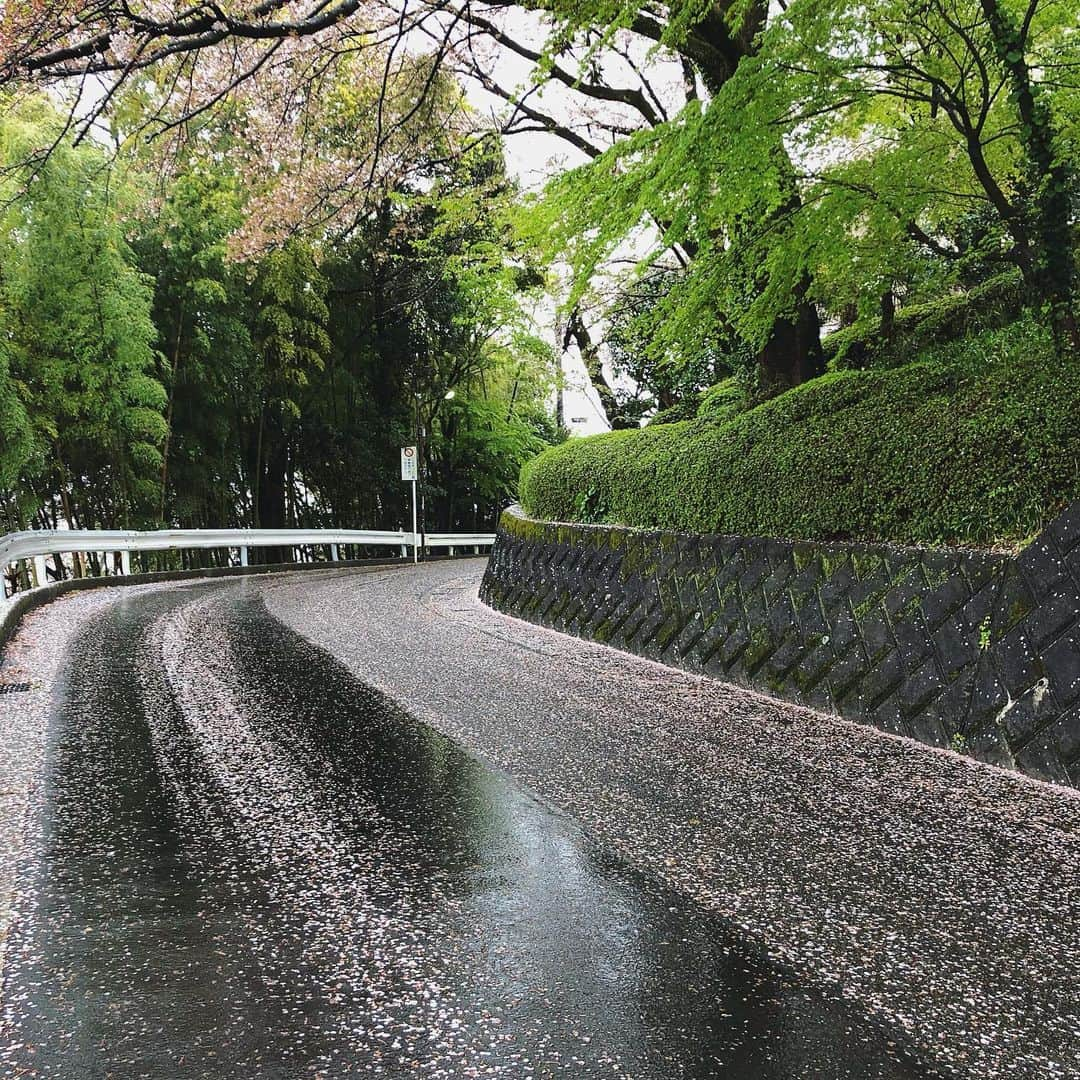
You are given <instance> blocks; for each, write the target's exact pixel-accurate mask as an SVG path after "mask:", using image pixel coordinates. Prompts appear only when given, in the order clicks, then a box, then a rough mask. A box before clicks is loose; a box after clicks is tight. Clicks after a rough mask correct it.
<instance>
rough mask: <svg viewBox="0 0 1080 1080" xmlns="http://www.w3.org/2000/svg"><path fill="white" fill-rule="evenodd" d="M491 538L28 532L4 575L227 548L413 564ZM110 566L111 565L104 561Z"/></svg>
mask: <svg viewBox="0 0 1080 1080" xmlns="http://www.w3.org/2000/svg"><path fill="white" fill-rule="evenodd" d="M494 543H495V536H494V534H492V533H412V532H404V531H403V530H397V531H393V532H380V531H369V530H364V529H161V530H157V531H152V532H141V531H131V530H126V529H125V530H120V529H116V530H91V529H55V530H48V529H28V530H26V531H23V532H14V533H7V534H6V535H5V536H2V537H0V574H5V575H6V573H7V570H8V567H10V566H11V565H12V564H14V563H19V562H22V561H24V560H29V561H30V562H31V564H32V565H33V568H34V579H35V581H36V583H37V584H38V585H44V584H45V583H46V573H45V560H46V558H47V557H48V556H50V555H60V554H67V553H71V552H80V553H88V552H96V553H98V554H100V555H104V556H109V555H114V554H116V553H117V552H119V554H120V558H121V575H126V574H130V573H131V553H132V552H133V551H181V550H191V549H198V548H203V549H205V548H226V549H236V550H237V551H238V552H239V563H240V566H247V565H248V551H249V549H250V548H262V547H277V548H283V547H284V548H305V547H311V548H317V547H327V548H329V551H330V561H331V562H336V561H337V560H338V558H339V554H340V552H339V549H340V547H341V546H342V545H350V546H352V545H355V546H358V547H390V548H398V549H399V551H400V555H401V557H402V558H403V559H404V558H407V557H408V553H409V550H410V549H411V550H412V555H413V559H414V561H415V559H416V558H417V555H418V553H419V552H420V551H423V550H425V549H429V548H444V549H448V550H449V552H450V554H451V555H452V554H454V551H455V549H457V548H470V547H471V548H474V549H476V550H477V551H479V549H480V548H482V547H490V546H491V545H492V544H494ZM105 561H106V562H107V561H108V560H107V559H106V560H105Z"/></svg>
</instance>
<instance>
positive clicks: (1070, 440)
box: [521, 322, 1080, 544]
mask: <svg viewBox="0 0 1080 1080" xmlns="http://www.w3.org/2000/svg"><path fill="white" fill-rule="evenodd" d="M945 353H946V354H945V355H942V356H940V357H939V358H938V359H936V360H933V361H923V362H919V363H913V364H909V365H906V366H905V367H901V368H895V369H892V370H883V371H843V372H835V373H832V374H829V375H825V376H823V377H822V378H820V379H816V380H815V381H813V382H812V383H808V384H806V385H804V386H801V387H797V388H796V389H794V390H790V391H788V392H787V393H785V394H782V395H781V396H780V397H778V398H775V399H773V400H771V401H768V402H765V403H764V404H762V405H759V406H757V407H756V408H754V409H751V410H750V411H749V412H746V413H743V414H741V415H739V416H737V417H735V418H734V419H731V420H727V421H724V422H710V421H708V420H705V419H697V420H692V421H686V422H683V423H676V424H663V425H658V426H655V427H649V428H644V429H641V430H633V431H618V432H612V433H611V434H607V435H598V436H593V437H591V438H588V439H576V440H571V441H570V442H567V443H563V444H562V445H560V446H557V447H554V448H552V449H550V450H547V451H545V452H544V453H543V454H541V455H540V456H539V457H537V458H535V459H534V460H533V461H531V462H529V463H528V464H526V466H525V468H524V469H523V470H522V474H521V500H522V504H523V506H524V508H525V510H526V512H528V513H529V514H532V515H533V516H535V517H538V518H544V519H548V520H560V521H590V522H610V523H620V524H626V525H635V526H641V527H646V528H661V529H672V530H677V531H684V532H719V533H732V534H741V535H765V536H776V537H786V538H792V539H805V540H815V539H817V540H826V539H840V538H855V539H867V540H892V541H897V542H901V543H924V544H941V543H950V544H952V543H962V544H988V543H1015V542H1018V541H1022V540H1023V539H1025V538H1028V537H1030V536H1031V535H1032V534H1033V533H1034V532H1036V531H1037V530H1038V529H1039V528H1040V526H1041V525H1042V523H1043V522H1045V521H1046V520H1047V519H1048V518H1049V517H1050V516H1051V515H1052V514H1054V513H1056V512H1057V511H1058V510H1059V509H1060V508H1061V507H1063V506H1064V505H1065V504H1066V503H1068V502H1070V501H1072V500H1073V499H1075V498H1077V497H1080V362H1076V361H1073V360H1070V361H1069V362H1067V363H1066V364H1064V366H1063V364H1062V362H1061V361H1060V360H1058V359H1057V358H1056V357H1055V356H1054V353H1053V349H1052V347H1051V343H1050V340H1049V335H1048V334H1047V333H1046V332H1045V331H1044V330H1043V329H1042V328H1040V327H1037V326H1035V325H1033V324H1032V323H1030V322H1022V323H1019V324H1016V325H1014V326H1011V327H1009V328H1007V329H1006V330H1000V331H994V332H991V333H987V334H984V335H982V336H981V337H979V338H976V339H973V340H970V341H968V342H965V343H962V344H959V345H957V346H956V347H953V348H951V349H948V350H946V351H945Z"/></svg>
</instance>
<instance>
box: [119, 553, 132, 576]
mask: <svg viewBox="0 0 1080 1080" xmlns="http://www.w3.org/2000/svg"><path fill="white" fill-rule="evenodd" d="M120 573H122V574H123V575H124V577H131V552H130V551H127V550H125V551H121V552H120Z"/></svg>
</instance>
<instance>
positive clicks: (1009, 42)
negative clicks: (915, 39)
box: [981, 0, 1080, 349]
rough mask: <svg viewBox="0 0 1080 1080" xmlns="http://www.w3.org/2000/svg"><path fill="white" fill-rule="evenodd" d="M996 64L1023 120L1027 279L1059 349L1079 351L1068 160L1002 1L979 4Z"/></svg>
mask: <svg viewBox="0 0 1080 1080" xmlns="http://www.w3.org/2000/svg"><path fill="white" fill-rule="evenodd" d="M981 3H982V10H983V15H984V16H985V17H986V22H987V25H988V27H989V28H990V34H991V37H992V38H993V41H994V49H995V51H996V52H997V55H998V60H999V62H1000V63H1001V65H1002V67H1003V68H1004V69H1005V73H1006V76H1007V77H1008V80H1009V87H1010V90H1011V91H1012V96H1013V99H1014V101H1015V103H1016V108H1017V112H1019V114H1020V121H1021V127H1020V143H1021V145H1022V146H1023V148H1024V154H1025V156H1026V158H1027V161H1026V172H1027V180H1028V188H1029V195H1028V197H1029V198H1030V199H1031V200H1032V202H1031V207H1030V211H1029V213H1028V214H1027V215H1026V216H1027V218H1028V220H1029V222H1030V225H1029V226H1028V228H1027V232H1028V236H1029V238H1030V241H1031V243H1032V246H1033V247H1034V248H1035V251H1034V252H1033V253H1032V255H1033V257H1032V259H1031V261H1030V264H1029V265H1028V266H1024V265H1023V264H1022V265H1021V269H1022V270H1023V272H1024V278H1025V281H1026V283H1027V284H1028V285H1030V286H1031V287H1032V289H1033V291H1034V292H1035V294H1036V296H1037V297H1038V298H1039V299H1040V300H1041V301H1042V302H1043V303H1044V304H1045V305H1046V306H1047V307H1049V309H1050V316H1051V320H1052V322H1053V326H1054V333H1055V336H1056V337H1057V339H1058V344H1059V346H1060V345H1063V344H1066V343H1067V344H1069V345H1070V346H1071V347H1072V348H1074V349H1078V348H1080V331H1078V328H1077V323H1076V312H1075V310H1074V308H1073V299H1074V295H1073V294H1074V291H1075V277H1076V266H1075V262H1074V254H1073V249H1072V229H1071V221H1070V218H1071V213H1072V207H1071V193H1072V186H1073V185H1072V180H1073V176H1072V171H1071V168H1070V165H1069V158H1068V155H1067V154H1065V153H1059V152H1058V149H1059V148H1058V147H1057V146H1056V143H1057V141H1058V139H1057V132H1056V131H1055V130H1054V121H1053V117H1052V115H1051V113H1050V108H1049V106H1048V105H1047V103H1046V99H1045V97H1044V96H1039V94H1038V93H1037V90H1036V87H1035V86H1034V84H1033V83H1032V80H1031V70H1030V68H1029V67H1028V60H1027V41H1026V27H1025V28H1024V30H1023V31H1022V30H1021V28H1020V26H1019V25H1018V24H1017V22H1016V20H1015V19H1014V18H1013V15H1012V13H1011V12H1010V11H1008V10H1006V9H1005V8H1003V7H1002V5H1001V4H1000V3H999V2H998V0H981Z"/></svg>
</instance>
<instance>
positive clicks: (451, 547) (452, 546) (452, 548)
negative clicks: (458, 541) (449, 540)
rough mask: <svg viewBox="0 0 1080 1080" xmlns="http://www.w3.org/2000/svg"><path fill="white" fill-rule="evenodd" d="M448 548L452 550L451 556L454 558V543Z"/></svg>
mask: <svg viewBox="0 0 1080 1080" xmlns="http://www.w3.org/2000/svg"><path fill="white" fill-rule="evenodd" d="M447 550H448V551H449V552H450V558H451V559H452V558H453V557H454V545H453V544H451V545H450V547H449V548H448V549H447Z"/></svg>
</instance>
